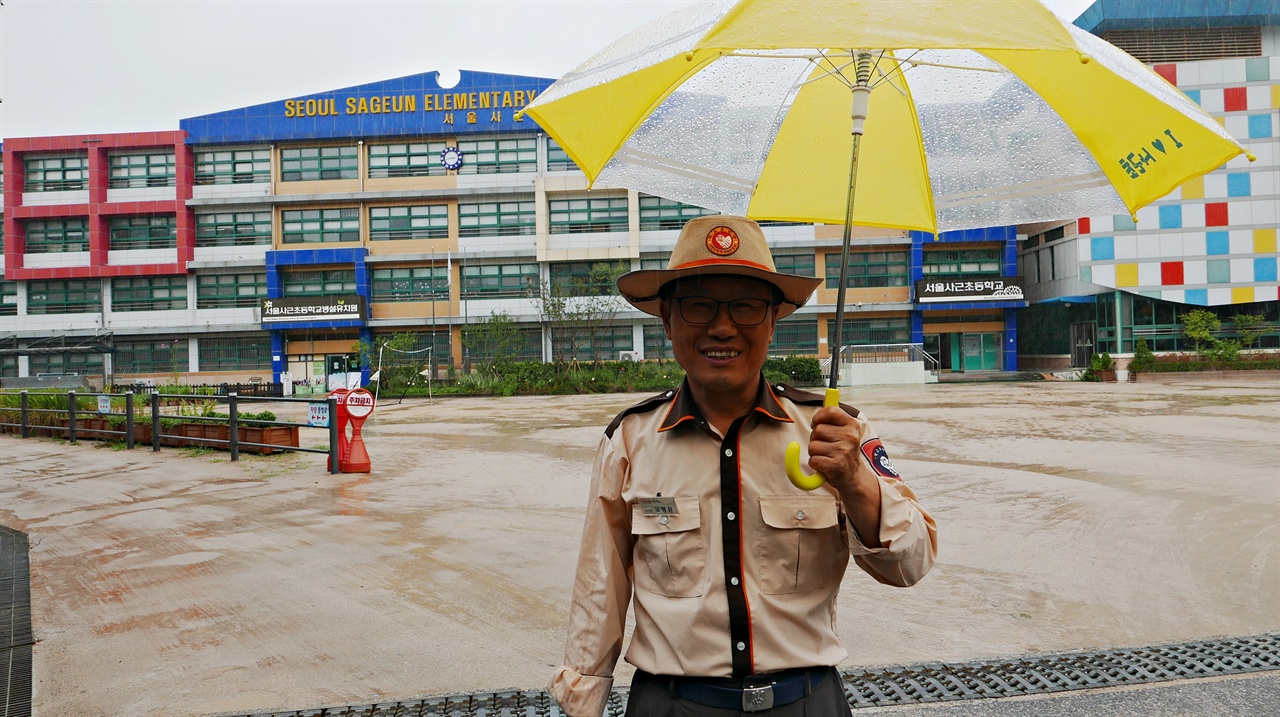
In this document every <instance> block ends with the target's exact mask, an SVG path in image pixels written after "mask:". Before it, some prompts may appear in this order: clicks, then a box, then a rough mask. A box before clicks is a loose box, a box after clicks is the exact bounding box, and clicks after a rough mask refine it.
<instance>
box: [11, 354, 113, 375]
mask: <svg viewBox="0 0 1280 717" xmlns="http://www.w3.org/2000/svg"><path fill="white" fill-rule="evenodd" d="M42 373H65V374H76V375H77V376H91V375H93V374H100V373H102V354H32V355H30V356H29V357H27V375H29V376H38V375H40V374H42Z"/></svg>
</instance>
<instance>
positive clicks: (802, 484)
mask: <svg viewBox="0 0 1280 717" xmlns="http://www.w3.org/2000/svg"><path fill="white" fill-rule="evenodd" d="M839 403H840V389H838V388H828V389H827V394H826V396H825V397H823V399H822V405H823V406H824V407H830V406H836V405H839ZM786 464H787V478H789V479H790V480H791V484H792V485H794V486H795V487H797V488H799V489H800V490H814V489H816V488H817V487H818V486H820V485H822V484H823V483H826V482H827V477H826V476H824V475H822V473H821V472H820V471H818V472H814V474H813V475H811V476H808V475H805V474H804V471H803V470H801V469H800V444H799V443H797V442H795V441H792V442H791V443H789V444H787V456H786Z"/></svg>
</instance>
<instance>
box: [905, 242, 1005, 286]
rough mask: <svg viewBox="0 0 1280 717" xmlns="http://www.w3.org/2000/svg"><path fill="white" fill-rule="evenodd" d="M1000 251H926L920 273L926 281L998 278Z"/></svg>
mask: <svg viewBox="0 0 1280 717" xmlns="http://www.w3.org/2000/svg"><path fill="white" fill-rule="evenodd" d="M1000 259H1001V250H1000V249H926V250H925V252H924V257H923V261H922V263H921V267H920V270H921V273H922V274H923V275H924V278H926V279H947V278H959V277H962V276H1000Z"/></svg>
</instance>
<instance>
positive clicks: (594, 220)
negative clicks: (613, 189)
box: [547, 197, 628, 234]
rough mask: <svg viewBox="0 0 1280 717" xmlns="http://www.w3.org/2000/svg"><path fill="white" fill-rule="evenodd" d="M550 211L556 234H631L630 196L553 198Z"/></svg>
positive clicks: (548, 206)
mask: <svg viewBox="0 0 1280 717" xmlns="http://www.w3.org/2000/svg"><path fill="white" fill-rule="evenodd" d="M547 208H548V210H549V212H548V218H549V219H550V224H551V226H550V230H551V233H552V234H590V233H594V232H625V231H627V211H628V210H627V198H626V197H583V198H580V199H551V200H548V202H547Z"/></svg>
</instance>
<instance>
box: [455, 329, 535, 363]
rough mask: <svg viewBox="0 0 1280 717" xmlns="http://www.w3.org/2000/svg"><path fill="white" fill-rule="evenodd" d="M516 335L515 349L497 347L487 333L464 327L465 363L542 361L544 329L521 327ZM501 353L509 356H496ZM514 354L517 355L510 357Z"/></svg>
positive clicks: (463, 347)
mask: <svg viewBox="0 0 1280 717" xmlns="http://www.w3.org/2000/svg"><path fill="white" fill-rule="evenodd" d="M515 334H516V335H515V337H514V341H513V343H515V344H516V346H515V347H514V348H511V347H508V346H496V345H494V342H493V341H492V337H490V336H488V335H486V334H485V332H483V331H478V330H476V329H475V328H474V327H470V328H469V327H466V326H463V327H462V349H463V357H464V358H463V362H464V363H467V364H475V363H484V362H486V361H492V360H494V359H496V358H508V359H511V360H514V361H541V360H542V327H540V326H520V327H517V328H516V331H515ZM500 343H505V342H500ZM499 351H502V352H503V353H505V354H507V355H505V356H497V355H496V354H498V352H499ZM512 353H514V354H515V355H514V356H512V355H510V354H512Z"/></svg>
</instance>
